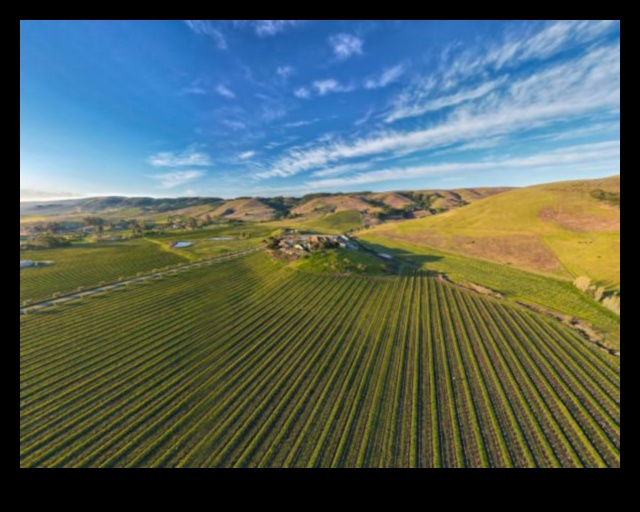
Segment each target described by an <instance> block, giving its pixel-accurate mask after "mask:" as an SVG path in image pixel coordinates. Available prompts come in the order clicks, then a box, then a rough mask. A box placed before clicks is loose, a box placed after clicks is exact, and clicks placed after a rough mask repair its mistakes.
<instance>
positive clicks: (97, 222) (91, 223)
mask: <svg viewBox="0 0 640 512" xmlns="http://www.w3.org/2000/svg"><path fill="white" fill-rule="evenodd" d="M82 221H83V222H84V224H85V226H87V227H95V228H97V229H98V232H99V233H102V232H103V231H104V225H105V220H104V219H103V218H102V217H93V216H89V217H85V218H84V219H82Z"/></svg>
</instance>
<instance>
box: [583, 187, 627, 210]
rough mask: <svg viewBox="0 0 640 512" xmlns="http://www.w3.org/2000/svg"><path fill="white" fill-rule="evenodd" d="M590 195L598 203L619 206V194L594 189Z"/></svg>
mask: <svg viewBox="0 0 640 512" xmlns="http://www.w3.org/2000/svg"><path fill="white" fill-rule="evenodd" d="M590 195H591V197H593V198H595V199H597V200H598V201H604V202H606V203H609V204H612V205H614V206H620V192H607V191H605V190H601V189H596V190H592V191H591V192H590Z"/></svg>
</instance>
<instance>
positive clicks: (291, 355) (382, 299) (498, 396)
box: [20, 253, 620, 467]
mask: <svg viewBox="0 0 640 512" xmlns="http://www.w3.org/2000/svg"><path fill="white" fill-rule="evenodd" d="M20 464H21V466H22V467H69V466H74V467H82V466H93V467H95V466H100V467H125V466H141V467H216V466H222V467H231V466H239V467H246V466H250V467H252V466H269V467H274V466H275V467H280V466H294V467H308V466H309V467H314V466H319V467H330V466H336V467H351V466H361V467H378V466H381V467H392V466H399V467H476V466H499V467H509V466H523V467H531V466H540V467H557V466H562V467H576V466H587V467H597V466H613V467H616V466H619V465H620V367H619V359H617V358H614V357H612V356H609V355H608V354H606V353H604V352H602V351H600V350H597V349H595V348H592V347H591V346H588V345H586V344H585V343H584V342H583V341H582V340H581V339H580V338H579V337H578V336H577V335H576V334H575V333H574V332H573V331H571V330H569V329H568V328H566V327H564V326H563V325H561V324H560V323H558V322H556V321H555V320H553V319H549V318H547V317H543V316H540V315H537V314H535V313H532V312H529V311H527V310H524V309H521V308H518V307H511V306H509V305H508V304H506V303H504V301H498V300H494V299H490V298H485V297H483V296H480V295H476V294H472V293H468V292H464V291H461V290H460V289H458V288H455V287H453V286H451V285H448V284H444V283H440V282H438V281H437V280H435V279H433V278H430V277H426V276H425V275H422V274H420V273H414V274H413V275H407V276H403V277H397V278H390V279H363V278H345V277H332V276H326V275H319V274H309V273H304V272H294V271H291V270H290V269H287V268H284V267H283V266H282V265H278V264H277V263H274V262H272V261H271V260H270V259H269V258H268V257H267V256H266V255H264V254H262V253H258V254H255V255H251V256H247V257H243V258H240V259H238V260H234V261H229V262H224V263H218V264H215V265H213V266H211V267H208V268H203V269H197V270H190V271H185V272H182V273H179V274H176V275H174V276H171V277H166V278H163V279H161V280H159V281H157V282H150V283H146V284H141V285H135V286H131V287H128V288H126V289H122V290H118V291H113V292H109V293H108V294H103V295H95V296H92V297H91V298H87V299H83V300H82V301H77V302H72V303H68V304H65V305H60V306H56V307H54V308H52V309H50V310H45V311H43V312H40V313H38V314H33V315H26V316H22V317H21V318H20Z"/></svg>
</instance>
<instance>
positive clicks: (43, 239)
mask: <svg viewBox="0 0 640 512" xmlns="http://www.w3.org/2000/svg"><path fill="white" fill-rule="evenodd" d="M70 245H71V242H70V241H69V240H67V239H66V238H64V237H62V236H55V235H42V236H38V237H36V238H34V239H33V240H30V241H29V242H26V243H22V244H20V250H21V251H37V250H40V249H57V248H59V247H68V246H70Z"/></svg>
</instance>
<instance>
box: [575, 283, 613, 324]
mask: <svg viewBox="0 0 640 512" xmlns="http://www.w3.org/2000/svg"><path fill="white" fill-rule="evenodd" d="M573 284H574V285H575V287H576V288H578V290H580V291H582V292H584V293H586V294H587V295H588V296H589V297H591V298H593V299H595V300H596V301H598V302H599V303H600V304H602V305H603V306H604V307H605V308H607V309H609V310H611V311H613V312H614V313H616V314H618V315H619V314H620V292H609V293H607V291H606V290H605V288H604V286H598V285H597V284H595V283H593V282H592V281H591V279H590V278H589V277H587V276H580V277H577V278H576V280H575V281H574V282H573Z"/></svg>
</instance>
